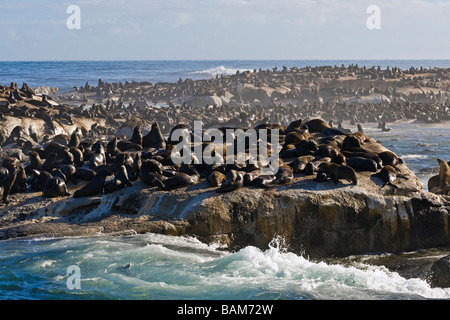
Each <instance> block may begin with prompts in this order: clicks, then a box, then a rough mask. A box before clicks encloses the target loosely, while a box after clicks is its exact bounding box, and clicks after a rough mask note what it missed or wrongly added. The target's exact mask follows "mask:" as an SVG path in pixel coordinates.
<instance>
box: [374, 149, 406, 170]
mask: <svg viewBox="0 0 450 320" xmlns="http://www.w3.org/2000/svg"><path fill="white" fill-rule="evenodd" d="M378 157H380V159H381V161H383V166H388V165H389V166H392V167H396V166H397V165H398V164H403V159H401V158H399V157H398V156H397V155H396V154H395V153H393V152H392V151H383V152H380V153H378Z"/></svg>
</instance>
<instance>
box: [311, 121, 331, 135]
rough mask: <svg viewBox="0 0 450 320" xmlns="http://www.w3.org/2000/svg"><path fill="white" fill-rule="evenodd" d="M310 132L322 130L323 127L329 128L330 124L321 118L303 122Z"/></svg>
mask: <svg viewBox="0 0 450 320" xmlns="http://www.w3.org/2000/svg"><path fill="white" fill-rule="evenodd" d="M305 126H306V127H308V129H309V131H310V132H322V131H323V130H325V129H329V128H330V125H329V124H328V123H326V122H325V121H324V120H322V119H312V120H309V121H307V122H306V123H305Z"/></svg>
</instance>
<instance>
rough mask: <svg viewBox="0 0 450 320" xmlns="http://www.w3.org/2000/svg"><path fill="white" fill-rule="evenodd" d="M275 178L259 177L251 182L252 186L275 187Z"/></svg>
mask: <svg viewBox="0 0 450 320" xmlns="http://www.w3.org/2000/svg"><path fill="white" fill-rule="evenodd" d="M276 179H277V177H276V176H275V175H268V174H264V175H260V176H259V177H257V178H256V179H255V180H253V185H254V186H255V187H257V188H271V187H273V186H275V184H276V183H275V180H276Z"/></svg>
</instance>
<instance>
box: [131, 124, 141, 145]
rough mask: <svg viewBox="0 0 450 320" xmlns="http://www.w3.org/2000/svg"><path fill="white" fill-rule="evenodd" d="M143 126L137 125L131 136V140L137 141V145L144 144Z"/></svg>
mask: <svg viewBox="0 0 450 320" xmlns="http://www.w3.org/2000/svg"><path fill="white" fill-rule="evenodd" d="M141 130H142V126H141V125H137V126H136V127H135V128H134V130H133V135H132V136H131V139H130V140H129V141H130V142H132V143H135V144H137V145H142V138H143V137H142V131H141Z"/></svg>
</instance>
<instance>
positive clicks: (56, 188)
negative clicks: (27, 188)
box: [42, 177, 70, 198]
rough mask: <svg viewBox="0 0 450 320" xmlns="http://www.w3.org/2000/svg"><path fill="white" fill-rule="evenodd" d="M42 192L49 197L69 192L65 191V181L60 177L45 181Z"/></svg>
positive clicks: (61, 195) (65, 194)
mask: <svg viewBox="0 0 450 320" xmlns="http://www.w3.org/2000/svg"><path fill="white" fill-rule="evenodd" d="M42 193H43V195H44V196H45V197H49V198H56V197H63V196H70V193H68V192H67V186H66V182H65V181H64V179H62V178H61V177H53V178H52V179H50V180H49V181H47V183H46V185H45V188H44V190H42Z"/></svg>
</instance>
